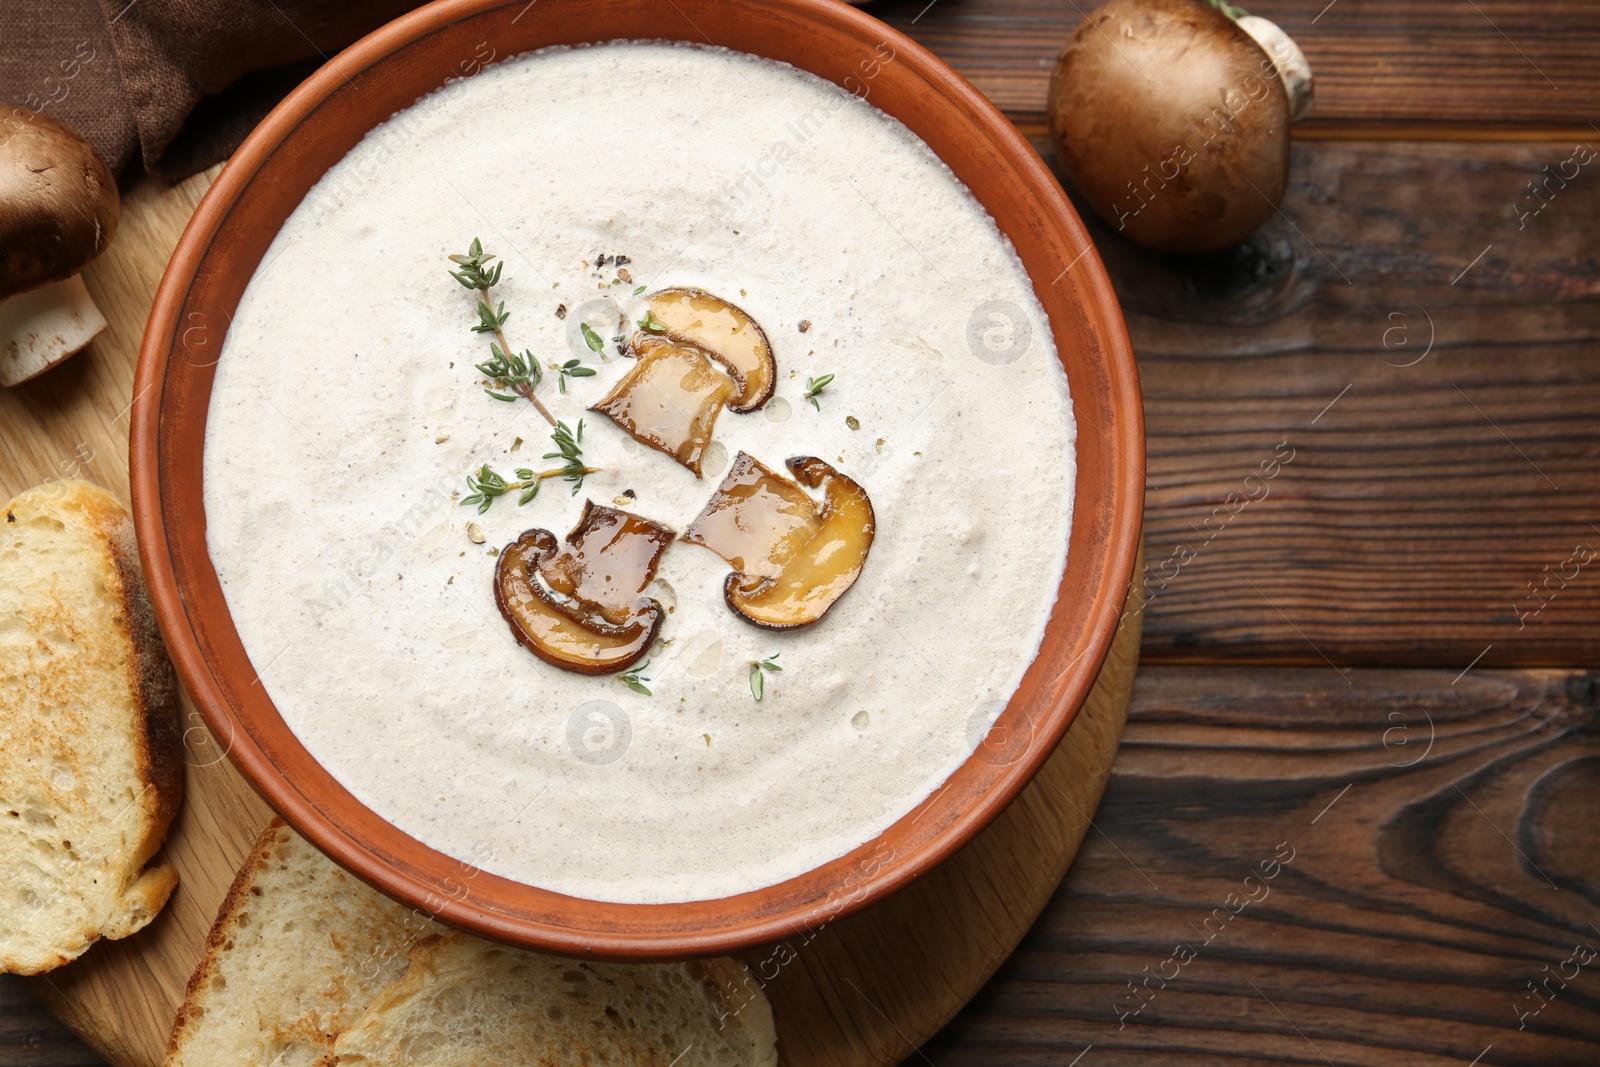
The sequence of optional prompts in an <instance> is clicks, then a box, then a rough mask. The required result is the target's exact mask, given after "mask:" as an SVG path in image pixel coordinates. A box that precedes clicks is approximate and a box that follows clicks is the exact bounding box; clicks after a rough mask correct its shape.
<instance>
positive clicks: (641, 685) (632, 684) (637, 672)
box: [618, 660, 655, 696]
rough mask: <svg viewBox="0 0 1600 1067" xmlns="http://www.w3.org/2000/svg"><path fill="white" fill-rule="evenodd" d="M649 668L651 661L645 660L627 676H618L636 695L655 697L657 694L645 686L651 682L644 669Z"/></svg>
mask: <svg viewBox="0 0 1600 1067" xmlns="http://www.w3.org/2000/svg"><path fill="white" fill-rule="evenodd" d="M648 666H650V661H649V660H645V661H644V662H643V663H641V664H639V665H638V666H637V667H635V668H634V669H633V670H631V671H629V672H628V673H627V674H623V675H618V677H619V678H620V679H621V681H622V684H623V685H625V686H627V687H628V688H629V689H632V690H633V691H634V692H635V693H642V694H644V695H645V696H654V695H655V694H653V693H651V692H650V687H649V686H647V685H645V683H646V682H648V681H649V680H650V679H648V678H646V677H644V669H645V668H646V667H648Z"/></svg>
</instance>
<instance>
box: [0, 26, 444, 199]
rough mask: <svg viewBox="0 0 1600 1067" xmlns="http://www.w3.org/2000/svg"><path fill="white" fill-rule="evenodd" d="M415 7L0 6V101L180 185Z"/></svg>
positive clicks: (118, 164) (113, 161) (111, 157)
mask: <svg viewBox="0 0 1600 1067" xmlns="http://www.w3.org/2000/svg"><path fill="white" fill-rule="evenodd" d="M415 6H417V0H0V102H4V103H11V104H20V105H21V106H23V107H27V108H30V109H32V110H35V111H40V110H42V111H45V112H47V113H48V114H50V115H51V117H53V118H56V119H59V120H60V121H62V122H65V123H67V124H68V125H70V126H72V127H73V128H74V129H77V130H78V131H79V132H81V133H82V134H83V135H84V136H85V137H86V138H88V139H89V141H90V143H92V144H93V145H94V146H95V148H96V149H97V150H98V151H99V152H100V154H101V155H102V156H103V157H105V159H106V162H107V163H109V164H110V165H111V168H112V169H113V170H115V171H119V172H120V171H121V170H123V169H124V168H125V167H126V166H127V164H128V163H129V162H130V161H131V160H132V159H133V156H134V154H135V152H136V151H137V152H138V154H139V156H140V158H141V159H142V161H143V163H144V166H145V168H146V169H147V170H149V171H150V172H151V173H153V174H158V175H160V176H162V177H165V178H171V179H177V178H181V177H184V176H185V175H188V174H192V173H194V172H195V171H197V170H201V169H204V168H205V167H208V166H210V165H211V164H213V163H215V162H217V161H219V160H221V159H225V158H226V157H227V156H228V154H229V153H231V152H232V151H233V150H234V149H235V148H237V147H238V145H239V142H240V141H242V140H244V137H245V135H246V134H248V133H249V132H250V130H251V129H252V128H253V127H254V126H255V124H256V123H257V122H258V121H260V119H261V118H262V116H264V115H265V114H266V113H267V112H268V111H269V110H271V109H272V106H273V105H274V104H276V103H277V102H278V101H279V100H280V99H282V98H283V96H284V94H285V93H287V92H288V91H289V90H290V89H292V88H294V86H295V85H297V84H298V83H299V82H300V81H301V80H302V79H303V78H305V76H306V75H308V74H310V73H311V72H312V71H313V70H315V69H316V68H317V66H318V65H320V64H321V63H323V62H325V61H326V60H327V59H328V58H329V57H331V56H332V55H333V54H334V53H336V52H338V51H339V50H340V49H342V48H344V47H345V46H346V45H348V44H350V43H351V42H352V41H355V40H356V39H357V38H359V37H360V36H361V35H362V34H364V33H367V32H368V31H370V30H373V29H375V28H377V27H378V26H380V25H382V24H383V23H385V22H388V21H389V20H390V19H393V18H394V17H396V16H397V15H400V14H402V13H404V12H406V11H408V10H410V9H411V8H413V7H415Z"/></svg>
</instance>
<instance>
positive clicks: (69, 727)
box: [0, 481, 183, 974]
mask: <svg viewBox="0 0 1600 1067" xmlns="http://www.w3.org/2000/svg"><path fill="white" fill-rule="evenodd" d="M182 796H183V757H182V749H181V747H180V740H179V734H178V709H177V688H176V685H175V683H174V681H173V676H172V665H171V663H169V662H168V660H167V655H166V651H165V649H164V648H163V647H162V645H161V636H160V634H159V633H158V632H157V630H156V623H155V616H154V615H153V614H152V613H151V610H150V601H149V597H148V595H147V593H146V590H145V585H144V576H143V572H142V571H141V570H140V568H139V555H138V552H137V549H136V546H135V543H134V536H133V523H132V522H131V521H130V520H129V518H128V513H127V511H126V510H125V509H124V508H123V507H122V505H121V504H120V503H118V502H117V500H116V498H115V497H113V496H112V495H111V494H110V493H108V492H106V491H105V490H104V489H101V488H99V487H97V486H93V485H90V484H89V483H88V482H82V481H62V482H52V483H50V484H47V485H43V486H39V487H38V488H35V489H30V490H28V491H27V492H25V493H22V494H21V495H19V496H17V497H16V498H15V499H13V500H12V501H11V502H10V503H9V504H7V505H6V507H5V512H4V515H3V516H0V971H9V972H14V973H18V974H38V973H40V972H42V971H48V970H50V969H52V968H54V967H59V966H60V965H61V964H63V963H66V962H68V961H69V960H72V959H75V958H77V957H78V956H80V955H82V954H83V952H84V951H85V950H86V949H87V948H88V947H89V946H90V945H91V944H93V943H94V942H95V941H96V940H97V939H98V938H101V937H112V938H115V937H127V936H128V935H129V934H131V933H133V932H134V931H136V930H138V929H140V928H141V927H143V926H144V925H145V924H146V923H148V922H149V921H150V920H151V919H152V918H154V917H155V915H156V913H157V912H159V911H160V910H161V908H162V906H163V905H164V904H165V903H166V902H167V897H168V896H170V895H171V893H172V889H173V887H174V886H175V885H177V882H178V874H177V871H176V870H175V869H174V868H173V867H172V866H171V865H169V864H166V863H161V864H157V865H155V866H152V867H150V868H148V869H147V868H146V867H145V864H146V863H147V862H148V861H149V860H150V858H151V857H152V856H154V855H155V853H156V850H157V849H159V848H160V847H161V842H162V840H163V839H164V838H165V836H166V832H167V826H168V824H169V823H171V822H172V817H173V815H174V814H175V813H176V812H177V810H178V804H179V801H180V800H181V799H182Z"/></svg>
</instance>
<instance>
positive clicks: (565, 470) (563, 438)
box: [544, 419, 597, 496]
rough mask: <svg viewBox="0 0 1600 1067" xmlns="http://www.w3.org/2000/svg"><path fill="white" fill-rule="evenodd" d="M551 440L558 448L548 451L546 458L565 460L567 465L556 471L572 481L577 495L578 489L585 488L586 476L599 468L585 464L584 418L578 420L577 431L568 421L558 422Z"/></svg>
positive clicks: (573, 491)
mask: <svg viewBox="0 0 1600 1067" xmlns="http://www.w3.org/2000/svg"><path fill="white" fill-rule="evenodd" d="M550 440H551V441H552V442H553V443H554V444H555V446H556V450H555V451H554V452H546V453H545V454H544V458H545V459H559V460H562V461H563V462H564V464H565V465H564V466H562V467H561V468H560V469H559V470H557V471H555V472H554V473H556V474H559V475H561V476H562V477H563V478H565V479H566V480H567V481H569V482H571V483H572V495H573V496H577V495H578V490H579V489H582V488H583V479H584V477H585V476H586V475H590V474H593V473H594V472H595V470H596V469H597V468H595V467H585V466H584V465H583V420H582V419H579V420H578V429H577V432H576V433H574V432H573V431H572V429H571V428H570V427H569V426H567V424H566V423H564V422H558V423H556V428H555V429H554V430H553V431H551V433H550Z"/></svg>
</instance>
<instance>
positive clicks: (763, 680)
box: [750, 652, 783, 700]
mask: <svg viewBox="0 0 1600 1067" xmlns="http://www.w3.org/2000/svg"><path fill="white" fill-rule="evenodd" d="M781 654H782V653H779V652H774V653H773V654H772V655H770V656H768V657H767V658H766V659H760V660H756V659H753V660H751V661H750V695H751V696H753V697H755V698H756V699H757V700H760V699H761V698H762V697H763V696H765V695H766V692H767V672H768V671H781V670H783V668H782V667H780V666H778V665H777V664H776V663H774V662H773V660H775V659H777V658H778V657H779V656H780V655H781Z"/></svg>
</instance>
